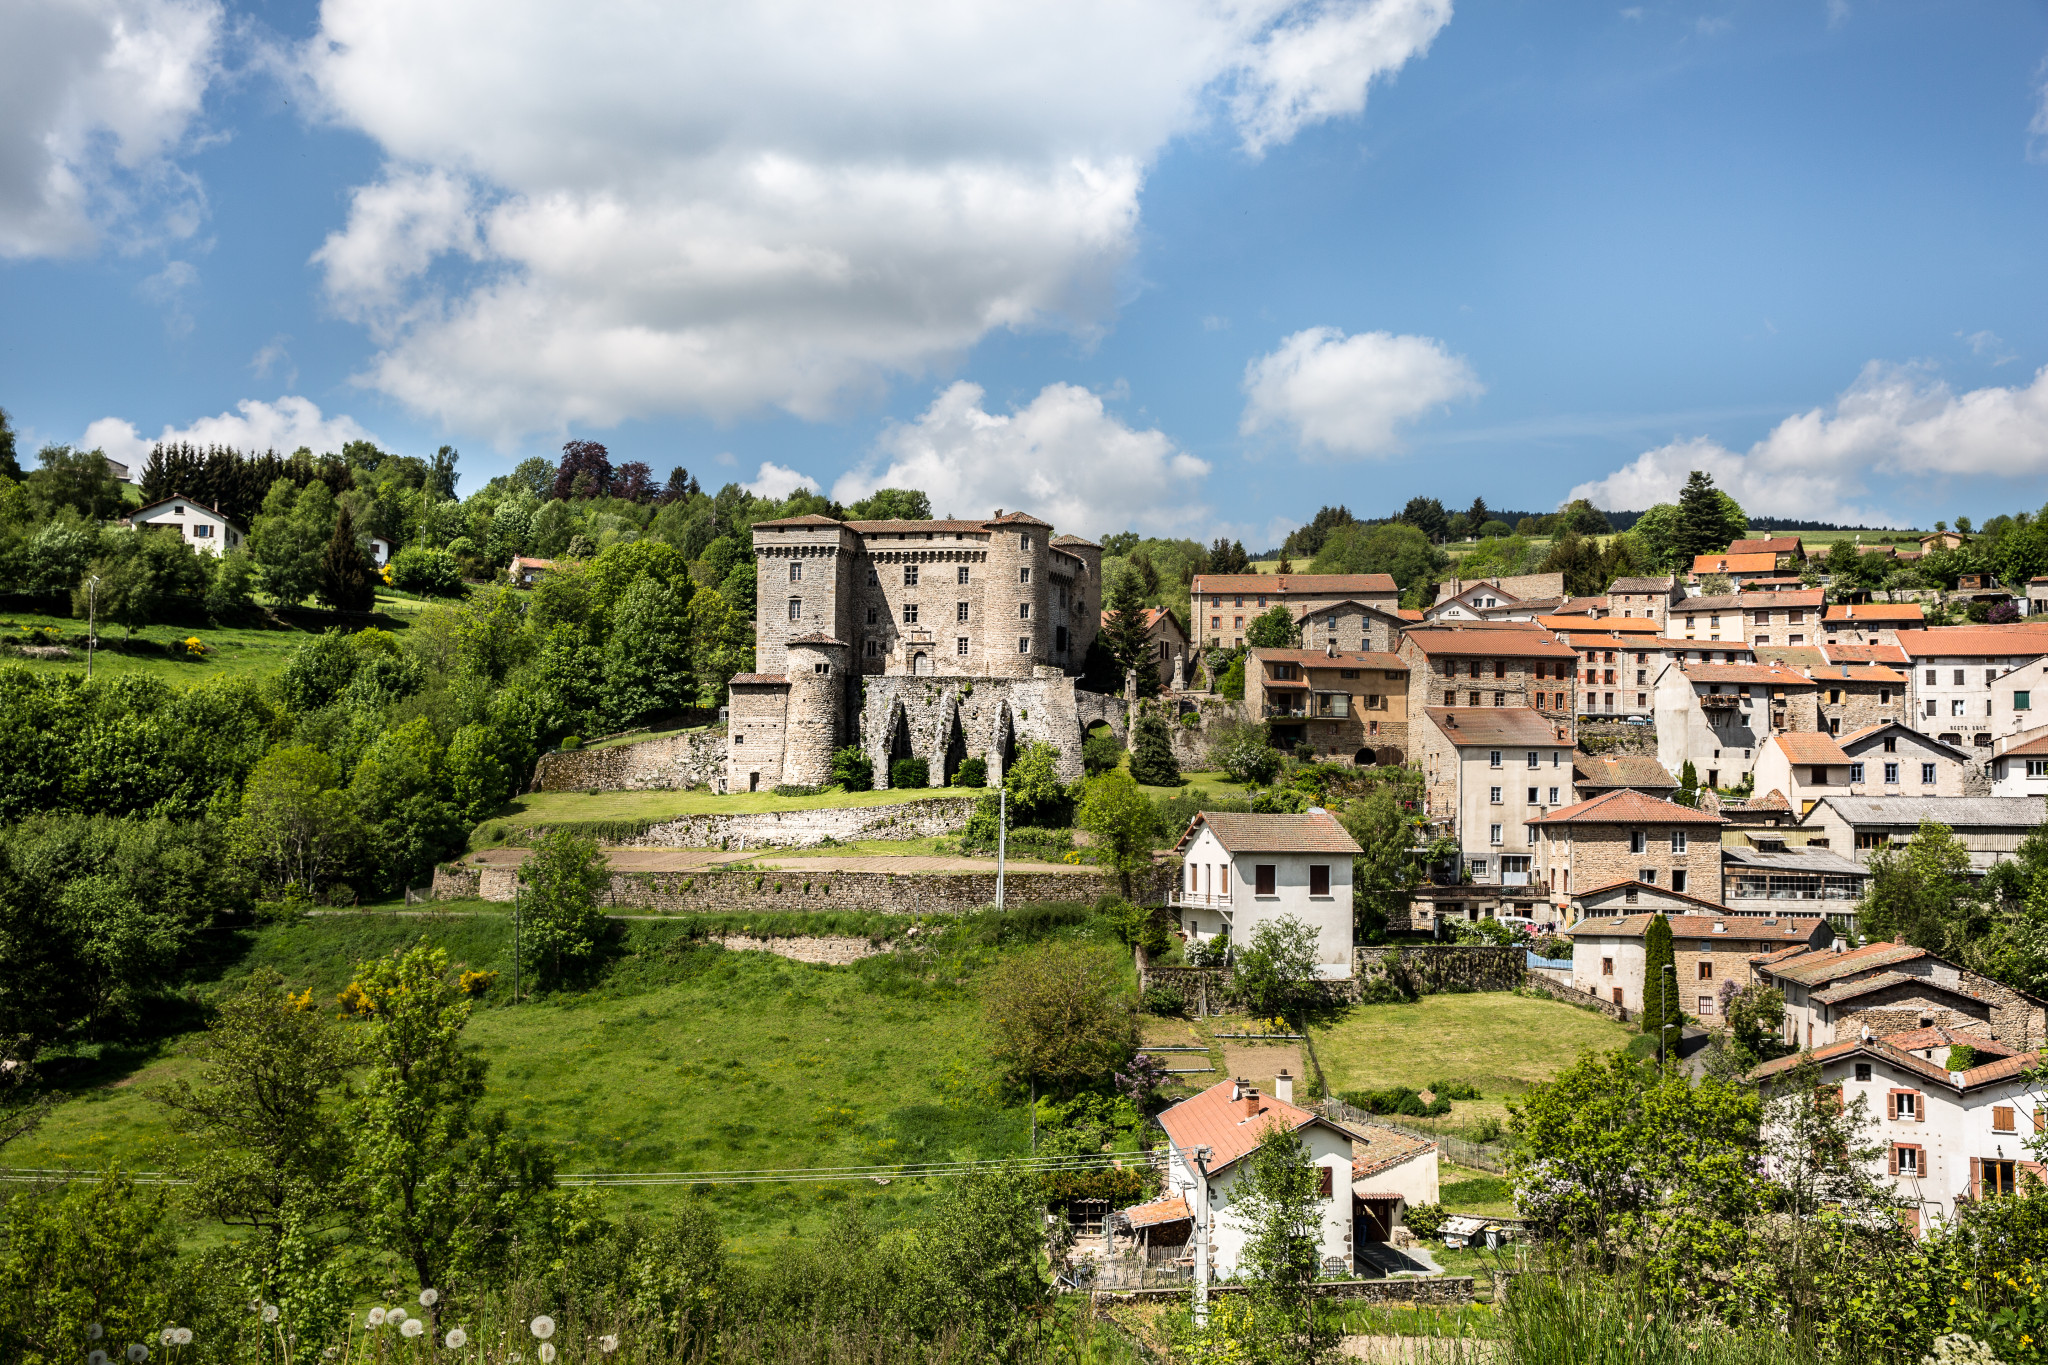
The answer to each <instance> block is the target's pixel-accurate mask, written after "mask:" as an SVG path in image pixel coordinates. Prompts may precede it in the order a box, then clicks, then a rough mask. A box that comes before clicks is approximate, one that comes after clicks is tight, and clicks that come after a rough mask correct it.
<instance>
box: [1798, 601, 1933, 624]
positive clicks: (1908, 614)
mask: <svg viewBox="0 0 2048 1365" xmlns="http://www.w3.org/2000/svg"><path fill="white" fill-rule="evenodd" d="M1821 619H1822V620H1824V621H1826V622H1827V623H1828V624H1829V625H1834V624H1836V623H1838V622H1847V623H1848V624H1850V625H1857V624H1860V623H1863V622H1866V621H1867V622H1870V623H1872V624H1877V623H1880V622H1884V621H1925V620H1926V619H1927V612H1926V610H1925V609H1924V608H1922V607H1921V605H1920V604H1919V603H1918V602H1849V603H1843V604H1840V605H1837V606H1832V607H1829V608H1828V614H1827V615H1826V616H1824V617H1822V618H1821Z"/></svg>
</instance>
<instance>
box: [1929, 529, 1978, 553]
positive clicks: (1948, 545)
mask: <svg viewBox="0 0 2048 1365" xmlns="http://www.w3.org/2000/svg"><path fill="white" fill-rule="evenodd" d="M1969 539H1970V538H1969V537H1968V536H1966V535H1964V534H1963V533H1962V532H1961V531H1930V532H1929V533H1928V534H1926V535H1924V536H1922V537H1920V553H1921V554H1923V555H1928V554H1933V553H1934V552H1935V551H1936V550H1960V549H1961V548H1962V547H1963V546H1964V545H1966V544H1967V543H1969Z"/></svg>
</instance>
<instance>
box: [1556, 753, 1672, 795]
mask: <svg viewBox="0 0 2048 1365" xmlns="http://www.w3.org/2000/svg"><path fill="white" fill-rule="evenodd" d="M1622 788H1627V789H1629V790H1631V791H1639V792H1641V793H1642V794H1643V795H1645V796H1654V797H1657V798H1658V799H1659V800H1668V799H1669V798H1670V797H1671V795H1672V793H1674V792H1676V791H1677V790H1678V779H1677V778H1675V777H1673V776H1672V775H1671V773H1670V771H1669V770H1668V769H1666V768H1665V766H1664V765H1663V764H1662V763H1659V762H1658V761H1657V760H1656V759H1654V758H1652V757H1651V756H1650V755H1648V754H1573V755H1572V799H1573V800H1574V801H1590V800H1592V799H1593V798H1594V797H1596V796H1604V795H1606V794H1607V793H1608V792H1611V791H1619V790H1621V789H1622Z"/></svg>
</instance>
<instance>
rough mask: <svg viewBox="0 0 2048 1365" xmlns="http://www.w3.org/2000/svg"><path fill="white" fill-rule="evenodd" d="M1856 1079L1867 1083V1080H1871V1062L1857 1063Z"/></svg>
mask: <svg viewBox="0 0 2048 1365" xmlns="http://www.w3.org/2000/svg"><path fill="white" fill-rule="evenodd" d="M1856 1079H1857V1080H1859V1081H1867V1080H1869V1079H1870V1063H1869V1062H1858V1063H1856Z"/></svg>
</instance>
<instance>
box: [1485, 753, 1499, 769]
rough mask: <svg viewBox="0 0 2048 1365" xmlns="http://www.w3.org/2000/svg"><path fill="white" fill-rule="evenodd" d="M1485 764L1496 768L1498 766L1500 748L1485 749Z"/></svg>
mask: <svg viewBox="0 0 2048 1365" xmlns="http://www.w3.org/2000/svg"><path fill="white" fill-rule="evenodd" d="M1486 766H1487V767H1489V768H1498V767H1499V766H1500V750H1498V749H1489V750H1487V751H1486Z"/></svg>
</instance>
